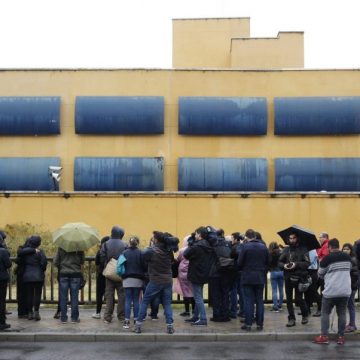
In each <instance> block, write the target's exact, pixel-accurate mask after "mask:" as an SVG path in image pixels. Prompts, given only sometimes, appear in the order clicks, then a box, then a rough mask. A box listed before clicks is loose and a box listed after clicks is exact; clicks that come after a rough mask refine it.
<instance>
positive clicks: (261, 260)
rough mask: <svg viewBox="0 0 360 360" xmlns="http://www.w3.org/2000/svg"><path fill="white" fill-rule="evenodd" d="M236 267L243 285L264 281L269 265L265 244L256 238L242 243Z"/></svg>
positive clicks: (260, 283) (258, 283) (262, 282)
mask: <svg viewBox="0 0 360 360" xmlns="http://www.w3.org/2000/svg"><path fill="white" fill-rule="evenodd" d="M238 267H239V268H240V270H241V271H242V272H241V283H242V284H243V285H262V284H265V282H266V272H267V271H268V267H269V252H268V249H267V248H266V246H265V245H264V244H263V243H262V242H261V241H260V240H257V239H254V240H251V241H249V242H248V243H246V244H244V246H243V247H242V249H241V251H240V252H239V257H238Z"/></svg>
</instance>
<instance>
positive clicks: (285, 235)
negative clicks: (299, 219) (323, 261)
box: [278, 225, 321, 251]
mask: <svg viewBox="0 0 360 360" xmlns="http://www.w3.org/2000/svg"><path fill="white" fill-rule="evenodd" d="M278 234H279V235H280V237H281V238H282V239H283V240H284V243H285V244H287V245H289V236H290V234H296V235H297V238H298V242H299V245H300V246H304V247H306V248H307V249H308V250H309V251H310V250H313V249H319V248H320V247H321V246H320V244H319V242H318V240H317V238H316V236H315V234H314V233H313V232H312V231H310V230H307V229H304V228H301V227H300V226H297V225H293V226H290V227H288V228H287V229H284V230H281V231H279V232H278Z"/></svg>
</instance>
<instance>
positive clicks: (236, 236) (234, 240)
mask: <svg viewBox="0 0 360 360" xmlns="http://www.w3.org/2000/svg"><path fill="white" fill-rule="evenodd" d="M241 239H242V237H241V235H240V233H239V232H234V233H232V234H231V242H232V243H233V244H235V243H237V242H240V240H241Z"/></svg>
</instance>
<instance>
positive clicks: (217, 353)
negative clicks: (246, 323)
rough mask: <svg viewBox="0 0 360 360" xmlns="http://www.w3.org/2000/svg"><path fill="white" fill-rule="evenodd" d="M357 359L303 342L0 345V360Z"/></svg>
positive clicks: (353, 349)
mask: <svg viewBox="0 0 360 360" xmlns="http://www.w3.org/2000/svg"><path fill="white" fill-rule="evenodd" d="M358 358H359V343H358V342H357V341H349V342H348V343H346V344H345V345H344V346H338V345H336V344H335V343H331V344H329V345H315V344H312V343H311V342H305V341H296V342H294V341H291V342H280V341H266V342H248V343H245V342H212V343H209V342H196V343H195V342H191V343H185V342H184V343H180V342H167V343H161V342H158V343H140V342H134V343H130V342H128V343H123V342H121V343H115V342H108V343H107V342H101V343H81V342H76V343H75V342H74V343H72V342H66V343H61V342H57V343H55V342H49V343H45V342H44V343H25V342H18V343H17V342H0V360H23V359H24V360H25V359H26V360H43V359H44V360H45V359H46V360H49V359H51V360H57V359H62V360H65V359H71V360H92V359H94V360H95V359H96V360H112V359H114V360H123V359H134V360H142V359H154V360H197V359H206V360H212V359H214V360H215V359H216V360H219V359H220V360H222V359H234V360H235V359H236V360H258V359H259V360H260V359H261V360H263V359H266V360H283V359H284V360H285V359H286V360H298V359H299V360H305V359H311V360H317V359H326V360H333V359H341V360H347V359H351V360H355V359H358Z"/></svg>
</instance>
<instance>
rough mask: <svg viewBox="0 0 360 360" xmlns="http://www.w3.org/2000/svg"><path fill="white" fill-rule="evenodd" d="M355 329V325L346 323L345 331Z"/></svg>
mask: <svg viewBox="0 0 360 360" xmlns="http://www.w3.org/2000/svg"><path fill="white" fill-rule="evenodd" d="M355 330H356V327H355V326H351V325H346V327H345V332H346V333H351V332H354V331H355Z"/></svg>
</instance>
